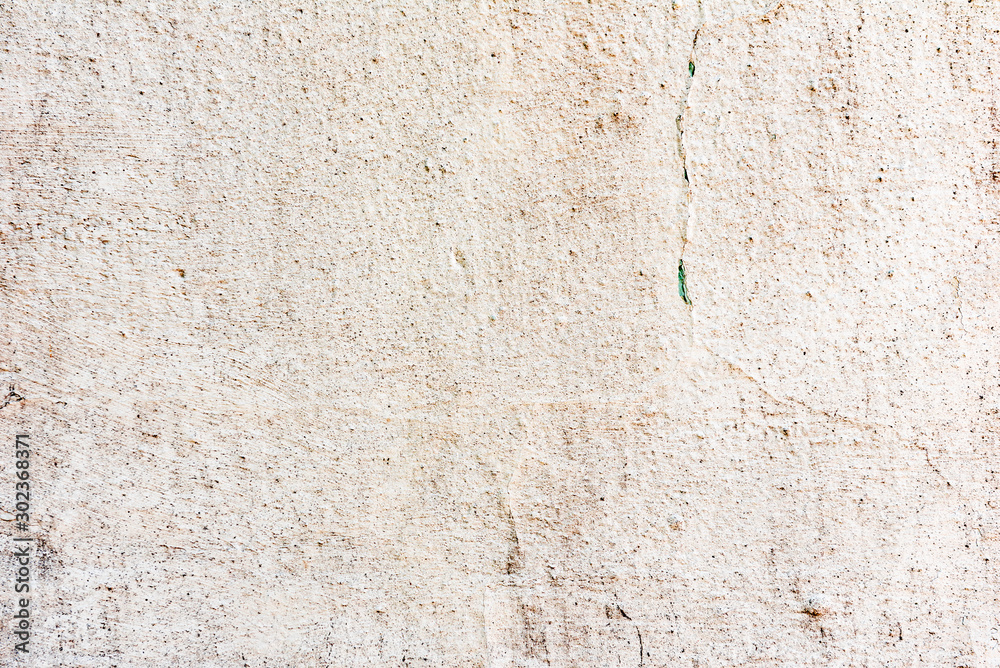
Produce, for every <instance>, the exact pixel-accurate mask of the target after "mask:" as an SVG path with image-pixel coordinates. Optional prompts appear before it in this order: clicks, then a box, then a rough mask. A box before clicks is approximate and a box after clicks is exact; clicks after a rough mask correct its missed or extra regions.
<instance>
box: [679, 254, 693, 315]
mask: <svg viewBox="0 0 1000 668" xmlns="http://www.w3.org/2000/svg"><path fill="white" fill-rule="evenodd" d="M677 292H679V293H680V295H681V298H682V299H683V300H684V303H685V304H687V305H688V306H690V305H691V298H690V297H688V286H687V278H686V277H685V276H684V260H683V259H681V261H680V262H679V263H678V264H677Z"/></svg>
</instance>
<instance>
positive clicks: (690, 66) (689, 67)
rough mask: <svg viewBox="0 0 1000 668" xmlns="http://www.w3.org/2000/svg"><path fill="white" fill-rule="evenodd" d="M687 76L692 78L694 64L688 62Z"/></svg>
mask: <svg viewBox="0 0 1000 668" xmlns="http://www.w3.org/2000/svg"><path fill="white" fill-rule="evenodd" d="M688 76H692V77H693V76H694V63H693V62H691V61H688Z"/></svg>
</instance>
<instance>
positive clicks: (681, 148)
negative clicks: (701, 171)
mask: <svg viewBox="0 0 1000 668" xmlns="http://www.w3.org/2000/svg"><path fill="white" fill-rule="evenodd" d="M704 25H705V8H704V7H703V6H702V4H701V0H698V28H697V30H695V31H694V39H693V40H692V41H691V55H690V57H689V58H688V78H687V85H686V86H685V87H684V99H683V100H681V113H680V114H679V115H678V116H677V121H676V122H677V151H678V153H679V154H680V158H681V166H682V168H683V170H684V172H683V175H684V216H683V217H682V219H681V225H680V232H681V253H680V259H679V260H678V262H677V291H678V292H679V293H680V296H681V299H683V300H684V303H685V304H687V305H688V306H691V298H690V296H689V295H688V289H687V274H686V272H685V271H684V251H685V250H686V249H687V242H688V224H689V222H690V220H691V180H690V178H689V176H688V160H687V147H686V146H685V145H684V120H685V119H684V117H685V115H686V114H687V111H688V97H689V96H690V95H691V86H692V85H694V75H695V71H696V70H697V63H696V58H695V50H696V49H697V47H698V35H699V34H700V33H701V29H702V27H704Z"/></svg>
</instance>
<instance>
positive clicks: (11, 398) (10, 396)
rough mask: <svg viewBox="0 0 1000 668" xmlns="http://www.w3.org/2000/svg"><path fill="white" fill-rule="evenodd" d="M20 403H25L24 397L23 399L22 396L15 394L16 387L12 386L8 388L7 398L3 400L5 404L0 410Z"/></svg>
mask: <svg viewBox="0 0 1000 668" xmlns="http://www.w3.org/2000/svg"><path fill="white" fill-rule="evenodd" d="M18 401H24V397H22V396H21V395H20V394H18V393H17V392H15V391H14V386H13V385H11V386H10V387H9V388H8V392H7V396H5V397H4V398H3V404H2V405H0V408H6V407H7V406H9V405H11V404H13V403H16V402H18Z"/></svg>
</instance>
